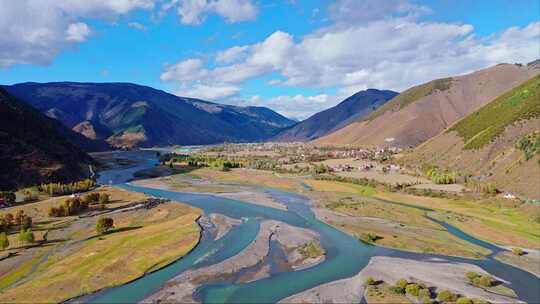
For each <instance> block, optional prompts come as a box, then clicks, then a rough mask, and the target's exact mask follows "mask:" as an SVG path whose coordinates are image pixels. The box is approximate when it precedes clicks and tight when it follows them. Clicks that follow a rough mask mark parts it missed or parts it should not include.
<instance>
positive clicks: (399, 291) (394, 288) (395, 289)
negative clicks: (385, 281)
mask: <svg viewBox="0 0 540 304" xmlns="http://www.w3.org/2000/svg"><path fill="white" fill-rule="evenodd" d="M390 291H392V292H393V293H396V294H405V288H403V287H398V286H392V287H390Z"/></svg>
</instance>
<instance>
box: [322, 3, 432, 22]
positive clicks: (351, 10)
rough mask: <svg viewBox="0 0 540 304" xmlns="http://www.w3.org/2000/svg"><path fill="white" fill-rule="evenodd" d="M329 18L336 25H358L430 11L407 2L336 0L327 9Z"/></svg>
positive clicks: (416, 15) (413, 15)
mask: <svg viewBox="0 0 540 304" xmlns="http://www.w3.org/2000/svg"><path fill="white" fill-rule="evenodd" d="M328 12H329V15H330V18H332V20H334V21H335V22H336V23H337V24H347V25H351V24H360V23H366V22H370V21H375V20H381V19H385V18H387V17H389V16H392V15H397V16H401V17H403V16H405V17H413V18H414V17H418V16H420V15H424V14H429V13H430V12H431V9H430V8H428V7H426V6H421V5H416V4H414V3H412V2H410V1H407V0H385V1H380V0H362V1H358V0H337V1H336V2H334V3H333V4H331V5H330V6H329V8H328Z"/></svg>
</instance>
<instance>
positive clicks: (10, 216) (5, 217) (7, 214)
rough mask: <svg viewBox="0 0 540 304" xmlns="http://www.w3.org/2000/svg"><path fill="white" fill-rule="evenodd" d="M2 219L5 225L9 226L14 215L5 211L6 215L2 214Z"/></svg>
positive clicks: (13, 219)
mask: <svg viewBox="0 0 540 304" xmlns="http://www.w3.org/2000/svg"><path fill="white" fill-rule="evenodd" d="M4 221H5V222H6V225H7V226H8V227H9V226H11V225H13V223H14V221H15V217H14V216H13V214H11V213H6V215H4Z"/></svg>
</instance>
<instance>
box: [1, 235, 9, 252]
mask: <svg viewBox="0 0 540 304" xmlns="http://www.w3.org/2000/svg"><path fill="white" fill-rule="evenodd" d="M8 247H9V240H8V238H7V235H6V233H5V232H2V233H0V248H2V250H4V249H6V248H8Z"/></svg>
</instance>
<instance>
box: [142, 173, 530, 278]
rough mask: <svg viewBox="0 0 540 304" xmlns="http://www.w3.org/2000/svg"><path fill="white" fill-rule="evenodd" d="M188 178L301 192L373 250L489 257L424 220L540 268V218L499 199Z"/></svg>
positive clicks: (308, 182)
mask: <svg viewBox="0 0 540 304" xmlns="http://www.w3.org/2000/svg"><path fill="white" fill-rule="evenodd" d="M193 177H195V178H197V179H199V180H200V182H199V183H203V181H204V180H211V181H214V182H217V184H216V183H214V186H213V187H218V188H214V189H213V190H216V189H219V187H221V186H219V184H220V183H223V184H226V185H227V186H228V187H230V186H231V185H234V187H237V188H238V189H241V187H242V185H243V184H251V185H259V186H265V187H269V188H277V189H282V190H285V191H290V192H296V193H302V194H304V195H307V196H308V197H310V198H311V199H312V201H313V202H315V203H316V206H314V207H315V208H314V211H315V213H316V215H317V216H318V217H319V219H320V220H322V221H325V222H327V223H328V224H331V225H333V226H335V227H336V228H338V229H341V230H343V231H345V232H347V233H349V234H351V235H353V236H356V237H358V238H359V239H360V240H363V241H367V242H372V243H373V244H375V245H379V246H385V247H391V248H397V249H402V250H408V251H414V252H421V253H434V254H442V255H450V256H462V257H470V258H482V256H485V255H488V254H490V251H489V250H486V249H484V248H482V247H479V246H476V245H474V244H472V243H469V242H466V241H464V240H461V239H458V238H456V237H454V236H452V235H451V234H450V233H448V232H447V231H446V229H445V228H444V227H443V226H441V225H440V224H438V223H436V222H434V221H432V220H430V219H429V218H428V217H427V216H429V217H432V218H435V219H438V220H441V221H443V222H448V223H449V224H452V225H453V226H455V227H457V228H459V229H460V230H462V231H464V232H465V233H467V234H470V235H472V236H474V237H476V238H478V239H480V240H484V241H487V242H491V243H493V244H496V245H498V246H505V247H508V248H513V247H519V248H526V249H525V251H526V252H529V253H530V254H526V255H523V256H517V255H512V256H511V258H507V259H506V260H510V259H511V260H513V265H516V266H517V267H521V268H523V269H525V270H527V271H529V272H532V273H537V268H538V267H539V266H540V258H539V255H538V252H539V251H538V250H539V249H540V235H539V234H538V231H540V223H538V222H536V221H535V218H534V217H535V215H537V214H538V213H539V212H540V206H538V205H534V204H528V203H525V204H520V203H516V202H515V201H513V200H505V199H500V198H484V199H470V198H467V197H466V196H463V197H452V198H444V197H426V196H418V195H411V194H407V193H402V192H388V191H385V190H384V189H380V188H377V187H369V186H361V185H355V184H349V183H343V182H334V181H322V180H315V179H311V178H309V177H307V176H295V175H284V174H277V173H273V172H270V171H260V170H251V169H233V170H232V171H229V172H222V171H219V170H214V169H209V168H202V169H198V170H195V171H192V172H190V173H189V179H192V178H193ZM148 183H153V184H155V183H162V184H164V185H167V186H166V187H173V188H174V189H176V190H182V191H199V192H210V193H212V192H214V191H212V189H211V188H208V186H207V185H205V186H203V187H202V188H200V189H199V190H196V188H198V187H197V186H193V185H192V184H189V183H186V176H182V175H173V176H170V177H165V178H160V179H157V180H153V181H151V182H149V181H147V182H145V184H147V185H148ZM234 187H233V188H234ZM229 189H230V188H229ZM221 191H224V190H221ZM227 191H229V192H230V191H231V190H227ZM219 192H220V191H219V190H218V191H215V193H219ZM238 192H242V190H238ZM249 198H250V200H251V201H258V202H260V203H262V204H264V203H263V201H265V200H263V199H260V198H259V199H257V198H256V197H255V195H252V196H251V197H249ZM370 238H372V239H370ZM503 258H504V257H503Z"/></svg>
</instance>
